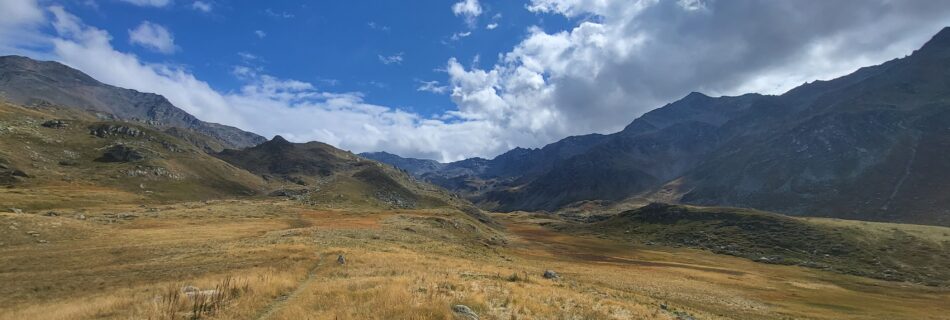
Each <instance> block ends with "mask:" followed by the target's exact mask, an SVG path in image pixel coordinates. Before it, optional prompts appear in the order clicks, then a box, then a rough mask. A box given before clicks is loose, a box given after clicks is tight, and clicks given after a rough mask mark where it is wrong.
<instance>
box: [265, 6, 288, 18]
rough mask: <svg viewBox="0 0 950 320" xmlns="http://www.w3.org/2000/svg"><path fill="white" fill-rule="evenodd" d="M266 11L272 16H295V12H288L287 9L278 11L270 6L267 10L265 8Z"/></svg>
mask: <svg viewBox="0 0 950 320" xmlns="http://www.w3.org/2000/svg"><path fill="white" fill-rule="evenodd" d="M264 13H266V14H267V15H268V16H270V17H272V18H281V19H290V18H293V17H294V14H293V13H290V12H286V11H280V12H277V11H274V10H272V9H270V8H267V9H266V10H264Z"/></svg>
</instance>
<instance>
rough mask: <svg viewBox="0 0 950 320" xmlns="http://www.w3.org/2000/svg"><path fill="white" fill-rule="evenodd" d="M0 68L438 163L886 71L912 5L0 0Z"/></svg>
mask: <svg viewBox="0 0 950 320" xmlns="http://www.w3.org/2000/svg"><path fill="white" fill-rule="evenodd" d="M0 12H3V13H4V14H5V16H4V19H0V54H18V55H26V56H29V57H33V58H35V59H41V60H55V61H59V62H62V63H64V64H66V65H69V66H71V67H74V68H76V69H79V70H81V71H83V72H86V73H87V74H89V75H90V76H92V77H94V78H96V79H98V80H100V81H102V82H105V83H108V84H112V85H116V86H120V87H125V88H131V89H135V90H139V91H145V92H155V93H158V94H161V95H163V96H165V97H166V98H168V99H169V100H170V101H171V102H172V103H174V104H175V105H176V106H178V107H179V108H182V109H184V110H185V111H187V112H189V113H191V114H193V115H195V116H196V117H198V118H200V119H202V120H205V121H211V122H217V123H222V124H227V125H232V126H236V127H239V128H242V129H244V130H248V131H252V132H255V133H258V134H261V135H264V136H267V137H271V136H273V135H277V134H279V135H282V136H284V137H286V138H287V139H289V140H292V141H298V142H305V141H313V140H317V141H322V142H326V143H329V144H332V145H334V146H337V147H339V148H342V149H345V150H351V151H354V152H364V151H389V152H392V153H396V154H399V155H403V156H409V157H418V158H428V159H436V160H440V161H454V160H460V159H464V158H467V157H475V156H479V157H486V158H491V157H494V156H496V155H498V154H501V153H503V152H505V151H508V150H510V149H512V148H515V147H528V148H536V147H541V146H543V145H545V144H548V143H551V142H555V141H557V140H559V139H562V138H565V137H567V136H570V135H579V134H588V133H595V132H596V133H612V132H616V131H618V130H620V129H622V128H623V127H624V126H626V125H627V124H629V123H630V122H631V121H633V119H635V118H636V117H638V116H640V115H642V114H643V113H645V112H647V111H649V110H652V109H654V108H657V107H660V106H662V105H664V104H666V103H670V102H672V101H675V100H677V99H679V98H681V97H683V96H685V95H687V94H689V93H690V92H693V91H698V92H703V93H706V94H708V95H712V96H718V95H737V94H743V93H749V92H758V93H764V94H780V93H782V92H784V91H786V90H789V89H791V88H793V87H795V86H798V85H801V84H802V83H805V82H809V81H814V80H819V79H831V78H835V77H839V76H842V75H845V74H847V73H850V72H853V71H854V70H856V69H857V68H859V67H863V66H868V65H874V64H879V63H882V62H884V61H887V60H890V59H894V58H898V57H902V56H905V55H908V54H910V53H911V52H913V50H915V49H917V48H919V47H920V46H921V45H922V44H923V43H924V42H926V41H927V40H928V39H929V38H930V37H931V36H933V35H934V34H935V33H936V32H937V31H939V30H940V29H941V28H943V27H945V26H948V25H950V2H947V1H928V0H907V1H892V0H838V1H826V0H795V1H758V0H730V1H724V0H520V1H515V0H505V1H502V0H442V1H436V0H418V1H362V0H357V1H319V2H310V1H228V0H0Z"/></svg>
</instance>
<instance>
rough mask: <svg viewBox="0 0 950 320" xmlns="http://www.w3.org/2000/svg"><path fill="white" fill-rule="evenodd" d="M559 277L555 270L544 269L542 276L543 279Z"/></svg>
mask: <svg viewBox="0 0 950 320" xmlns="http://www.w3.org/2000/svg"><path fill="white" fill-rule="evenodd" d="M560 277H561V276H560V275H558V274H557V272H554V271H553V270H544V278H545V279H552V280H554V279H558V278H560Z"/></svg>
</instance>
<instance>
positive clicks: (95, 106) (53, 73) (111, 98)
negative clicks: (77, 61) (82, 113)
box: [0, 56, 265, 150]
mask: <svg viewBox="0 0 950 320" xmlns="http://www.w3.org/2000/svg"><path fill="white" fill-rule="evenodd" d="M0 96H2V97H3V98H4V99H6V100H8V101H10V102H13V103H18V104H23V105H28V104H37V103H50V104H54V105H61V106H68V107H74V108H78V109H81V110H87V111H90V112H93V113H95V114H97V115H99V116H100V117H102V118H104V119H114V120H123V121H137V122H142V123H145V124H148V125H150V126H154V127H156V128H160V129H163V130H165V129H173V128H176V129H177V130H172V131H169V133H170V134H174V135H176V136H181V137H186V138H187V137H188V136H190V133H188V132H187V131H194V132H197V133H200V134H203V135H205V136H207V137H210V139H200V140H201V141H198V140H195V139H193V137H192V139H186V140H194V141H193V142H197V143H198V144H197V145H199V146H200V147H204V148H206V149H209V150H221V149H223V148H244V147H249V146H253V145H256V144H258V143H261V142H263V141H264V140H265V139H264V138H263V137H261V136H259V135H256V134H253V133H250V132H245V131H242V130H240V129H237V128H234V127H229V126H225V125H220V124H216V123H208V122H204V121H201V120H198V119H197V118H195V117H194V116H192V115H190V114H188V113H187V112H185V111H183V110H181V109H179V108H177V107H175V106H174V105H172V104H171V102H169V101H168V100H167V99H165V98H164V97H162V96H160V95H157V94H152V93H143V92H138V91H135V90H130V89H123V88H118V87H114V86H110V85H107V84H104V83H102V82H99V81H97V80H95V79H93V78H92V77H90V76H88V75H86V74H85V73H82V72H80V71H78V70H75V69H72V68H70V67H67V66H65V65H62V64H60V63H58V62H51V61H36V60H32V59H30V58H26V57H20V56H3V57H0ZM181 129H184V130H186V131H182V130H181ZM208 140H210V141H208Z"/></svg>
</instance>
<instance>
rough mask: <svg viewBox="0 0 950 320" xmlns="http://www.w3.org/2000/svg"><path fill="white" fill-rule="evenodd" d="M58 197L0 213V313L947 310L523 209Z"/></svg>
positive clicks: (534, 315) (329, 315) (873, 288)
mask: <svg viewBox="0 0 950 320" xmlns="http://www.w3.org/2000/svg"><path fill="white" fill-rule="evenodd" d="M38 192H42V191H38ZM7 196H9V194H7ZM52 207H55V208H57V209H55V210H57V211H58V212H59V213H60V215H59V216H56V217H47V216H43V215H41V214H42V213H44V212H45V209H44V210H40V211H36V210H34V211H28V212H27V213H25V214H13V213H4V214H0V228H4V231H8V232H5V233H3V234H2V235H0V242H3V243H4V244H3V245H0V283H3V284H4V285H3V286H0V319H64V320H72V319H189V318H195V316H196V313H195V312H194V310H195V309H196V307H195V305H196V302H195V299H191V298H189V297H187V296H186V295H185V293H184V292H183V291H181V289H182V288H183V287H185V286H195V287H198V288H201V290H213V289H214V288H215V287H219V288H221V287H228V288H226V289H224V290H222V289H219V292H226V293H227V294H223V293H222V294H221V295H220V296H217V297H216V298H214V299H213V300H212V301H204V302H205V304H204V305H212V306H213V307H207V308H198V309H201V310H203V312H201V313H200V318H202V319H452V318H453V317H454V314H453V313H452V309H451V307H452V306H453V305H455V304H464V305H467V306H469V307H470V308H471V309H473V310H474V311H475V312H476V313H478V314H479V316H480V317H481V318H482V319H675V318H676V317H677V316H678V315H691V316H694V317H696V318H698V319H772V318H774V319H789V318H794V319H947V318H948V316H947V314H950V305H948V304H947V303H946V301H950V291H948V290H947V289H940V288H933V287H925V286H919V285H913V284H905V283H892V282H885V281H878V280H871V279H865V278H859V277H853V276H844V275H839V274H832V273H827V272H822V271H818V270H812V269H804V268H799V267H789V266H777V265H766V264H758V263H754V262H750V261H747V260H744V259H739V258H734V257H727V256H718V255H713V254H710V253H706V252H702V251H695V250H686V249H672V248H655V247H651V248H639V247H630V246H627V245H622V244H617V243H614V242H610V241H607V240H604V239H599V238H594V237H581V236H576V235H567V234H562V233H558V232H554V231H551V230H548V229H546V228H544V227H543V226H541V225H539V224H538V222H543V221H542V220H537V219H532V218H531V217H529V216H524V215H496V216H495V217H496V218H497V219H499V220H500V221H502V222H503V223H504V225H505V226H506V229H505V230H504V231H492V230H489V229H487V228H485V227H483V226H480V225H478V224H477V223H476V222H474V220H472V219H470V218H467V217H466V216H464V215H462V214H460V213H458V212H454V211H450V210H439V209H431V210H403V211H372V210H332V211H330V210H314V209H312V208H309V207H303V206H300V205H299V204H296V203H294V202H290V201H278V200H269V199H258V200H254V199H247V200H224V201H210V202H188V203H150V204H147V205H145V206H140V205H137V203H133V204H103V203H92V204H88V203H87V204H84V205H82V206H55V205H54V206H52ZM78 214H82V215H83V216H84V217H85V220H80V219H78V218H77V215H78ZM10 226H15V227H16V230H14V229H10V228H9V227H10ZM26 231H36V232H38V234H39V236H32V235H28V234H26ZM493 237H505V238H507V239H508V244H507V245H504V246H498V245H491V244H490V243H491V241H489V239H491V238H493ZM38 240H46V242H47V243H38ZM339 254H343V255H345V256H346V258H347V264H346V265H339V264H337V263H336V257H337V255H339ZM545 269H552V270H556V271H557V272H558V273H560V274H561V276H562V277H561V279H559V280H556V281H554V280H548V279H544V278H542V277H541V274H542V272H543V271H544V270H545ZM227 279H230V280H229V281H230V285H224V283H225V282H226V281H228V280H227ZM199 304H200V303H199ZM661 306H665V308H663V307H661Z"/></svg>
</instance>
